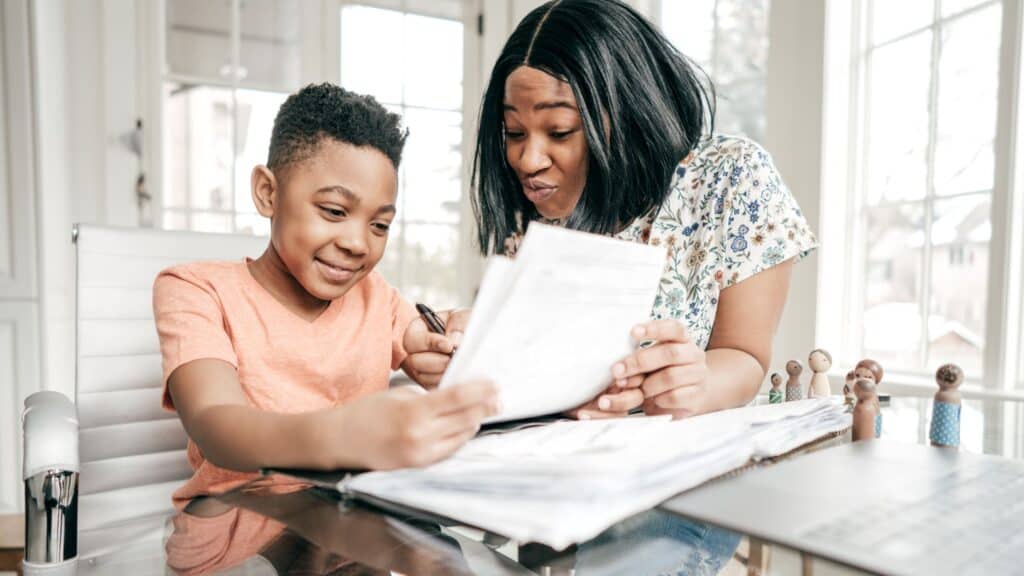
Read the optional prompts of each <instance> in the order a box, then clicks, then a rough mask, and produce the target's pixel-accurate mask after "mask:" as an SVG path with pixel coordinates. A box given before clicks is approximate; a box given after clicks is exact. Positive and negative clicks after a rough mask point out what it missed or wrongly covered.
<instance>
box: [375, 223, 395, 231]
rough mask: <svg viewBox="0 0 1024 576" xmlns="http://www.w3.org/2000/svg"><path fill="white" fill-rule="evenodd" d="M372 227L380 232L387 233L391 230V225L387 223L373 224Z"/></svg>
mask: <svg viewBox="0 0 1024 576" xmlns="http://www.w3.org/2000/svg"><path fill="white" fill-rule="evenodd" d="M373 227H374V228H376V229H377V230H380V231H381V232H387V231H388V230H390V229H391V224H390V223H388V222H374V223H373Z"/></svg>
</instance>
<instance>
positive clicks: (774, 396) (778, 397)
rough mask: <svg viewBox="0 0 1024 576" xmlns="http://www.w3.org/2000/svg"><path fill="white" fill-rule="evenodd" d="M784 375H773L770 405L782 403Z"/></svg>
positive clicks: (775, 373) (769, 396) (769, 397)
mask: <svg viewBox="0 0 1024 576" xmlns="http://www.w3.org/2000/svg"><path fill="white" fill-rule="evenodd" d="M781 386H782V374H779V373H778V372H773V373H772V389H771V390H769V391H768V403H769V404H781V403H782V389H781Z"/></svg>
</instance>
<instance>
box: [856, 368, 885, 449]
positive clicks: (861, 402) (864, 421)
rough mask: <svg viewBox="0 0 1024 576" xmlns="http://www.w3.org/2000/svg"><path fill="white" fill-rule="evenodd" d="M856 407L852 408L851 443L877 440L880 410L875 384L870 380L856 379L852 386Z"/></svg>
mask: <svg viewBox="0 0 1024 576" xmlns="http://www.w3.org/2000/svg"><path fill="white" fill-rule="evenodd" d="M853 393H854V394H855V395H856V396H857V405H856V406H855V407H854V408H853V441H854V442H857V441H858V440H870V439H872V438H877V437H878V434H877V432H876V431H877V429H878V428H879V422H880V416H881V409H880V407H879V405H878V394H877V392H876V391H875V383H874V382H873V381H872V380H871V379H870V378H858V379H857V381H856V382H855V383H854V385H853Z"/></svg>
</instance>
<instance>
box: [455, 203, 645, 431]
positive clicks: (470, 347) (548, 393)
mask: <svg viewBox="0 0 1024 576" xmlns="http://www.w3.org/2000/svg"><path fill="white" fill-rule="evenodd" d="M664 265H665V252H664V250H663V249H661V248H656V247H652V246H647V245H643V244H637V243H633V242H626V241H622V240H616V239H612V238H607V237H604V236H599V235H594V234H585V233H582V232H576V231H572V230H566V229H563V228H558V227H554V226H546V225H543V224H537V223H534V224H531V225H530V228H529V231H528V232H527V234H526V238H524V240H523V244H522V246H521V248H520V250H519V253H518V256H517V257H516V260H515V261H511V262H510V261H509V260H507V259H504V258H495V259H492V260H491V261H490V263H489V264H488V267H487V271H486V274H485V276H484V280H483V282H482V283H481V286H480V292H479V294H478V296H477V301H476V303H475V304H474V307H473V313H472V316H471V318H470V322H469V325H468V326H467V329H466V333H465V336H464V337H463V341H462V342H463V343H462V345H461V346H460V347H459V349H458V350H457V351H456V353H455V356H454V357H453V358H452V362H451V364H450V365H449V366H448V370H447V371H446V373H445V375H444V377H443V378H442V380H441V384H440V385H441V387H446V386H452V385H457V384H458V383H460V382H465V381H468V380H471V379H478V378H487V379H491V380H493V381H495V383H496V384H497V386H498V388H499V390H500V394H501V401H502V406H503V412H502V413H501V414H500V415H498V416H496V417H493V418H491V419H490V420H488V422H499V421H504V420H513V419H517V418H527V417H531V416H538V415H542V414H552V413H557V412H561V411H563V410H568V409H570V408H574V407H576V406H579V405H581V404H583V403H585V402H587V401H589V400H591V399H593V398H594V397H596V396H597V395H598V394H599V393H600V392H601V391H602V390H604V389H605V388H607V387H608V386H609V385H610V384H611V366H612V364H614V363H615V362H616V361H618V360H620V359H622V358H623V357H625V356H626V355H627V354H629V353H630V352H631V351H632V349H633V347H634V345H635V343H634V342H632V341H631V339H630V337H629V331H630V329H631V328H632V327H633V326H634V325H636V324H638V323H641V322H645V321H647V320H648V319H649V315H650V311H651V306H652V305H653V303H654V297H655V295H656V294H657V288H658V282H659V280H660V278H661V273H662V270H663V268H664Z"/></svg>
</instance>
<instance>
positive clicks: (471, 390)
mask: <svg viewBox="0 0 1024 576" xmlns="http://www.w3.org/2000/svg"><path fill="white" fill-rule="evenodd" d="M498 412H499V407H498V390H497V388H496V387H495V386H494V384H493V383H491V382H489V381H475V382H467V383H465V384H460V385H458V386H452V387H451V388H445V389H443V390H432V391H429V392H427V391H424V390H423V389H422V388H420V387H418V386H400V387H398V388H392V389H390V390H387V391H384V392H380V393H377V394H373V395H370V396H366V397H364V398H361V399H359V400H357V401H355V402H352V403H351V404H346V405H344V406H340V407H338V408H336V409H335V410H332V411H330V412H328V413H327V417H328V420H327V425H326V426H325V427H324V430H323V431H324V433H325V437H324V438H323V439H322V441H323V445H324V446H337V447H338V453H337V454H335V455H334V457H333V458H332V461H331V462H327V463H326V464H327V467H328V468H340V467H345V464H346V463H348V462H352V461H355V462H359V463H360V464H362V466H363V467H366V468H369V469H372V470H389V469H394V468H407V467H418V466H426V465H427V464H432V463H434V462H437V461H438V460H441V459H443V458H446V457H448V456H449V455H451V454H452V453H453V452H455V451H456V450H458V449H459V448H460V447H461V446H462V445H463V444H465V443H466V441H468V440H469V439H470V438H472V437H473V436H474V435H476V433H477V431H478V430H479V429H480V422H481V421H482V420H483V419H484V418H487V417H489V416H492V415H494V414H497V413H498Z"/></svg>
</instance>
